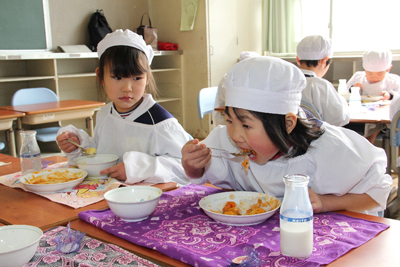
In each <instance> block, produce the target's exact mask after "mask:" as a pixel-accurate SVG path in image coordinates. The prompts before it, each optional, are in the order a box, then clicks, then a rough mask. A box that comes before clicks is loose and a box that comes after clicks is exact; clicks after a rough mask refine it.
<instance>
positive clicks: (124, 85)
mask: <svg viewBox="0 0 400 267" xmlns="http://www.w3.org/2000/svg"><path fill="white" fill-rule="evenodd" d="M97 51H98V55H99V58H100V63H99V67H98V68H97V69H96V75H97V79H98V81H99V83H100V85H101V86H102V87H104V90H105V93H106V95H107V97H108V99H110V100H111V102H109V103H108V104H107V105H106V106H104V107H102V108H101V109H100V110H99V111H98V113H97V116H96V126H95V129H94V138H91V137H89V136H88V134H87V133H86V132H84V131H80V130H78V129H77V128H75V127H74V126H72V125H69V126H67V127H63V128H61V129H60V130H59V132H58V133H59V135H58V136H57V143H58V145H59V147H60V148H61V150H62V151H64V152H65V153H66V155H67V157H68V160H69V163H70V164H74V159H76V158H77V157H79V156H81V151H80V150H79V149H77V147H76V146H75V145H73V144H71V143H70V142H69V141H68V140H67V138H70V139H72V140H73V141H75V142H77V143H79V144H81V145H82V147H94V148H96V149H97V153H98V154H115V155H117V156H119V163H118V164H117V165H115V166H113V167H110V168H107V169H105V170H102V171H101V172H100V174H109V176H110V177H113V178H116V179H119V180H122V181H126V183H129V184H133V183H137V182H141V181H143V180H144V181H146V182H150V183H164V182H169V181H174V182H177V183H178V184H187V183H188V182H189V179H188V178H187V177H186V175H185V174H184V170H183V168H182V165H181V156H182V155H181V148H182V146H183V145H184V144H185V143H186V142H187V141H188V140H189V135H188V133H186V132H185V130H184V129H183V128H182V126H181V125H180V124H179V123H178V121H177V120H176V119H175V118H174V117H173V116H172V115H171V114H170V113H168V111H166V110H165V109H164V108H163V107H161V106H160V105H159V104H158V103H156V102H155V101H154V100H153V97H152V95H151V94H150V93H153V94H155V93H156V87H155V82H154V77H153V75H152V72H151V68H150V64H151V61H152V59H153V56H154V52H153V50H152V48H151V46H150V45H146V43H145V41H144V40H143V38H142V36H140V35H138V34H136V33H134V32H132V31H130V30H125V31H122V30H116V31H115V32H113V33H110V34H108V35H107V36H106V37H105V38H104V39H103V40H102V41H101V42H100V43H99V44H98V46H97Z"/></svg>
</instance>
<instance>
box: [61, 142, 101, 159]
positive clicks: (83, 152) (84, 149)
mask: <svg viewBox="0 0 400 267" xmlns="http://www.w3.org/2000/svg"><path fill="white" fill-rule="evenodd" d="M67 139H68V142H70V143H71V144H73V145H76V146H77V147H79V148H80V149H81V150H82V154H84V155H90V156H94V155H96V153H87V152H86V151H87V149H86V148H83V147H82V146H81V145H80V144H78V143H76V142H74V141H72V139H70V138H67Z"/></svg>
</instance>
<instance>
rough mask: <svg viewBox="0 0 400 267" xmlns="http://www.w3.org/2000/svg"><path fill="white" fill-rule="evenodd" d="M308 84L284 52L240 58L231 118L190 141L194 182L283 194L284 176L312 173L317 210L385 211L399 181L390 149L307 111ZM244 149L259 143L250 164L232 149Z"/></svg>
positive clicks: (230, 83)
mask: <svg viewBox="0 0 400 267" xmlns="http://www.w3.org/2000/svg"><path fill="white" fill-rule="evenodd" d="M305 84H306V79H305V77H304V74H303V73H302V72H301V71H300V70H299V69H298V68H297V67H296V66H295V65H293V64H291V63H288V62H286V61H283V60H281V59H277V58H272V57H256V58H252V59H248V60H245V61H242V62H239V63H237V64H236V65H235V66H233V67H232V68H231V69H230V70H229V72H228V74H227V78H226V109H225V113H226V122H227V124H226V126H221V125H220V126H218V127H217V128H215V129H214V130H213V131H212V132H211V133H210V134H209V136H208V137H207V138H206V139H205V140H204V141H203V142H202V143H199V141H198V140H191V141H189V142H188V143H186V145H185V146H184V147H183V148H182V165H183V167H184V169H185V172H186V174H187V175H188V177H190V178H191V182H192V183H196V184H202V183H205V182H210V183H211V184H213V185H216V186H219V187H222V188H229V189H234V190H239V191H255V192H264V193H267V194H270V195H273V196H276V197H278V198H282V197H283V195H284V191H285V186H284V183H283V177H284V176H285V175H287V174H306V175H308V176H310V183H309V187H310V190H309V192H310V200H311V202H312V205H313V209H314V212H316V213H319V212H325V211H334V210H352V211H358V212H366V213H369V214H375V215H377V214H378V211H383V210H384V209H385V207H386V201H387V197H388V195H389V192H390V189H391V187H390V186H391V184H392V178H391V176H390V175H388V174H386V173H385V170H386V154H385V152H384V150H382V149H380V148H377V147H374V146H373V145H371V144H370V143H369V142H368V141H367V140H366V139H365V138H363V137H361V136H360V135H358V134H357V133H355V132H353V131H350V130H347V129H343V128H342V127H337V126H333V125H330V124H328V123H324V122H320V121H307V120H306V119H305V116H304V114H302V112H299V108H300V100H301V91H302V90H303V88H304V87H305ZM213 148H216V149H213ZM220 149H221V150H220ZM237 149H241V150H251V151H252V153H251V154H250V155H249V156H248V158H249V163H248V165H244V166H243V165H242V162H243V157H234V156H232V155H230V154H229V153H225V152H224V150H226V151H229V152H235V151H236V150H237Z"/></svg>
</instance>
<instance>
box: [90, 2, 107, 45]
mask: <svg viewBox="0 0 400 267" xmlns="http://www.w3.org/2000/svg"><path fill="white" fill-rule="evenodd" d="M88 29H89V35H90V43H91V47H90V50H92V51H93V52H96V51H97V44H98V43H99V42H100V41H101V40H103V38H104V37H105V36H106V35H107V33H111V32H112V30H111V28H110V26H108V22H107V20H106V17H105V16H104V14H103V9H97V11H96V12H95V13H93V14H92V16H91V17H90V21H89V25H88Z"/></svg>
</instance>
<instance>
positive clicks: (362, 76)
mask: <svg viewBox="0 0 400 267" xmlns="http://www.w3.org/2000/svg"><path fill="white" fill-rule="evenodd" d="M363 68H364V71H357V72H356V73H354V75H353V76H352V77H351V78H350V80H349V81H348V82H347V87H348V88H349V89H350V88H351V87H359V88H360V92H361V95H366V96H379V95H381V96H382V98H381V99H382V100H390V99H392V98H393V97H394V96H397V95H399V94H400V76H398V75H396V74H392V73H389V71H390V70H391V69H392V52H390V51H389V50H387V51H367V52H365V53H364V55H363ZM382 127H383V125H382V124H371V123H367V124H365V127H364V126H363V128H364V129H360V128H359V127H357V125H356V124H350V125H349V126H348V128H350V129H354V130H356V131H358V132H363V135H364V136H365V137H366V138H367V139H368V140H369V141H370V142H371V143H372V144H373V143H374V142H375V139H376V137H377V136H378V134H379V133H380V132H381V129H382Z"/></svg>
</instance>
